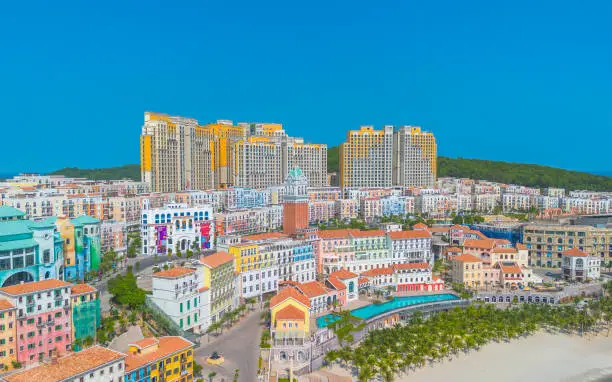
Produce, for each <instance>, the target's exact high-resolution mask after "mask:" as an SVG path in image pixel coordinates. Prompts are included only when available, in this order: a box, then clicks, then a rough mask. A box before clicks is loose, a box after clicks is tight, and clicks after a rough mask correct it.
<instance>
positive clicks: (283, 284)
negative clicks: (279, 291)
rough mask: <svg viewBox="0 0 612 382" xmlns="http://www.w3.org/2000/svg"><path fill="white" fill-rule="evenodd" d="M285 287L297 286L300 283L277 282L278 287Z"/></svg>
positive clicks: (289, 281) (291, 281) (290, 281)
mask: <svg viewBox="0 0 612 382" xmlns="http://www.w3.org/2000/svg"><path fill="white" fill-rule="evenodd" d="M286 285H292V286H298V285H300V283H298V282H297V281H293V280H283V281H279V282H278V286H286Z"/></svg>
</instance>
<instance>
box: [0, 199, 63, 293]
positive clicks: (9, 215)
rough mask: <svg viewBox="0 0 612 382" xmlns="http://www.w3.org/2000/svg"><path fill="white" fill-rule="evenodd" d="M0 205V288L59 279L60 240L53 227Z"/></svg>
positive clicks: (61, 266) (60, 266) (61, 262)
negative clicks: (28, 218) (26, 217)
mask: <svg viewBox="0 0 612 382" xmlns="http://www.w3.org/2000/svg"><path fill="white" fill-rule="evenodd" d="M24 216H25V214H24V213H23V212H22V211H19V210H17V209H16V208H13V207H8V206H0V285H2V286H9V285H16V284H19V283H21V282H31V281H39V280H46V279H52V278H59V279H61V278H63V277H64V275H63V261H64V258H63V252H62V240H61V239H60V237H59V233H57V232H56V231H55V226H54V225H53V224H50V223H47V222H34V221H31V220H27V219H25V218H24Z"/></svg>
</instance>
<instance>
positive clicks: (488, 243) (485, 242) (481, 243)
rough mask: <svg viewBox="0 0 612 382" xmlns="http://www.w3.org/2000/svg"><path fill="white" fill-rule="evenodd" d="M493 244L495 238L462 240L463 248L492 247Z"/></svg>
mask: <svg viewBox="0 0 612 382" xmlns="http://www.w3.org/2000/svg"><path fill="white" fill-rule="evenodd" d="M495 245H496V242H495V239H478V240H474V239H467V240H465V241H464V242H463V248H482V249H493V248H495Z"/></svg>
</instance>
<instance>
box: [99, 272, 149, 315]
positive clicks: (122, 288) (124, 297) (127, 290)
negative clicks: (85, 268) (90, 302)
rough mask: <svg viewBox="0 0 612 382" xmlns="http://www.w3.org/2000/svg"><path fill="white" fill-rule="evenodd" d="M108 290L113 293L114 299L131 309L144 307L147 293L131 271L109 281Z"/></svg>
mask: <svg viewBox="0 0 612 382" xmlns="http://www.w3.org/2000/svg"><path fill="white" fill-rule="evenodd" d="M108 291H109V292H110V293H111V294H112V295H113V300H115V301H116V302H117V303H118V304H120V305H123V306H127V307H129V308H130V309H138V308H142V306H144V303H145V298H146V297H145V296H146V293H145V291H144V290H142V289H140V288H138V285H137V284H136V276H134V274H133V273H132V272H130V271H128V273H127V274H126V275H125V276H121V275H119V276H117V277H115V278H113V279H111V280H109V281H108Z"/></svg>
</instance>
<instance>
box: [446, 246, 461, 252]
mask: <svg viewBox="0 0 612 382" xmlns="http://www.w3.org/2000/svg"><path fill="white" fill-rule="evenodd" d="M446 252H461V248H458V247H448V248H447V249H446Z"/></svg>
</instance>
